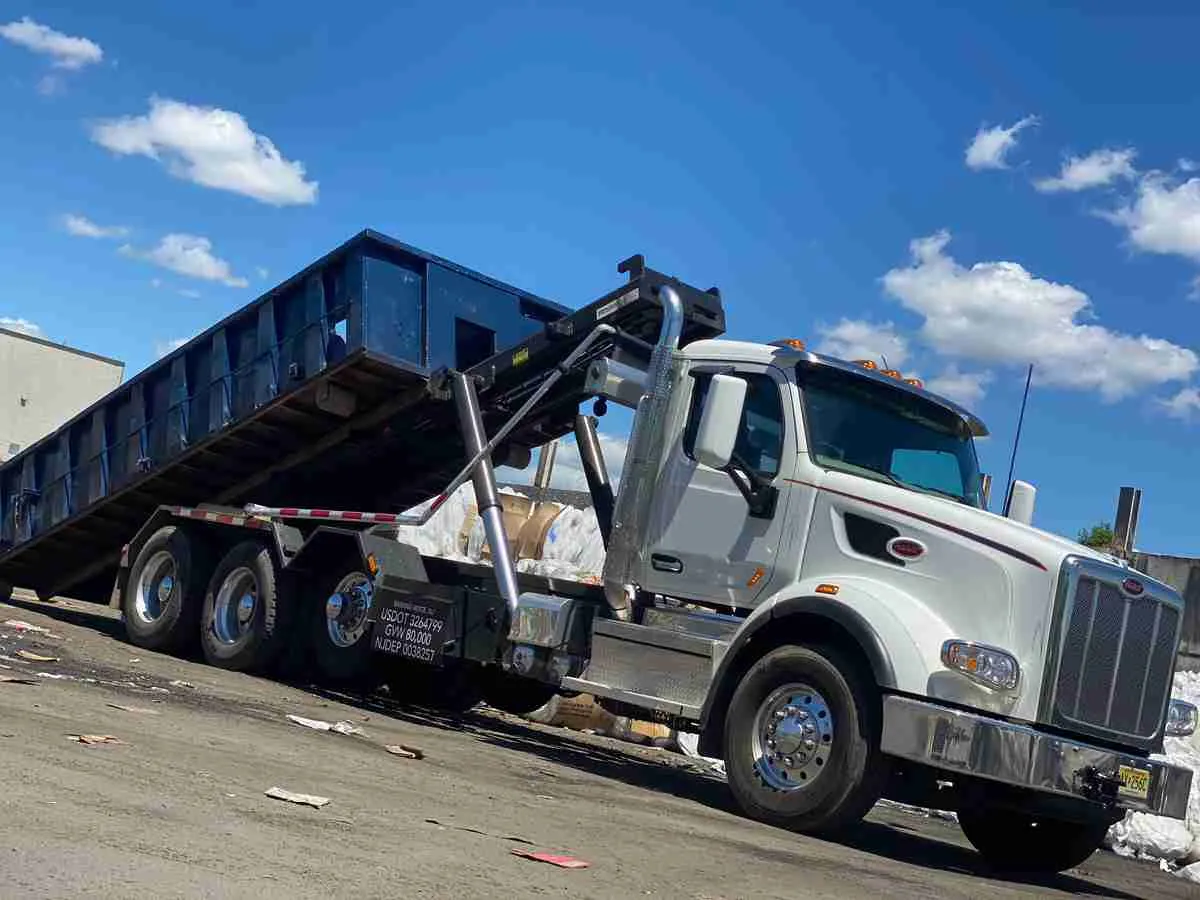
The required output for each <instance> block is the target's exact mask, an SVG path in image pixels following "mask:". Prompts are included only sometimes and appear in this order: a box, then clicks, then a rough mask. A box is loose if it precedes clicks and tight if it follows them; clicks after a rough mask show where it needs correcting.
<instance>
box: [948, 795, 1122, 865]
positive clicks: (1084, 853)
mask: <svg viewBox="0 0 1200 900" xmlns="http://www.w3.org/2000/svg"><path fill="white" fill-rule="evenodd" d="M958 824H959V826H960V827H961V828H962V830H963V834H965V835H966V836H967V840H969V841H970V842H971V844H972V846H974V847H975V849H976V850H978V851H979V853H980V855H981V856H983V858H984V859H986V860H987V861H988V863H990V864H991V865H992V866H995V867H996V868H997V869H1002V870H1004V871H1008V872H1030V873H1034V872H1039V873H1052V872H1062V871H1064V870H1066V869H1072V868H1074V867H1075V866H1077V865H1079V864H1080V863H1082V862H1083V861H1084V860H1086V859H1087V858H1088V857H1089V856H1091V855H1092V854H1093V853H1095V852H1096V850H1097V849H1099V847H1100V844H1101V842H1102V841H1103V840H1104V835H1105V834H1107V833H1108V828H1109V824H1108V822H1106V821H1103V820H1100V821H1092V822H1067V821H1063V820H1061V819H1047V818H1038V817H1035V816H1031V815H1029V814H1028V813H1022V812H1018V811H1015V810H1008V809H995V808H989V807H987V806H984V805H972V806H969V807H964V808H963V809H960V810H959V811H958Z"/></svg>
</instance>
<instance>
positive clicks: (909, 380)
mask: <svg viewBox="0 0 1200 900" xmlns="http://www.w3.org/2000/svg"><path fill="white" fill-rule="evenodd" d="M904 383H905V384H911V385H912V386H913V387H919V388H923V387H925V382H923V381H922V380H921V379H920V378H905V379H904Z"/></svg>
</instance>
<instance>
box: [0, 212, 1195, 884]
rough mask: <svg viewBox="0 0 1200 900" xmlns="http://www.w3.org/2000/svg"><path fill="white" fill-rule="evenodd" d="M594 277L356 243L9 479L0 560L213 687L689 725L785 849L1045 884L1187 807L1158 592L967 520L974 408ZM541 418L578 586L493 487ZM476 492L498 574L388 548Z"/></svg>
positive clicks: (1086, 558)
mask: <svg viewBox="0 0 1200 900" xmlns="http://www.w3.org/2000/svg"><path fill="white" fill-rule="evenodd" d="M618 270H619V273H620V274H622V275H624V276H625V281H624V283H622V284H620V285H618V286H617V287H616V288H615V289H614V290H612V291H610V292H608V293H606V294H604V295H602V296H601V297H600V298H599V299H596V300H594V301H592V302H590V303H588V304H586V305H584V306H582V307H580V308H579V309H577V310H574V311H571V310H570V309H568V308H566V307H562V306H558V305H557V304H553V303H550V302H549V301H544V300H541V299H539V298H536V297H534V296H532V295H529V294H527V293H525V292H522V291H520V290H519V289H516V288H512V287H510V286H508V285H504V284H501V283H499V282H496V281H494V280H492V279H488V278H485V277H484V276H481V275H478V274H477V273H474V272H471V271H470V270H466V269H463V268H461V267H459V266H456V265H454V264H452V263H448V262H446V261H445V260H441V259H439V258H437V257H433V256H430V255H428V254H424V253H422V252H420V251H417V250H415V249H414V248H411V247H409V246H407V245H402V244H399V243H398V242H395V241H392V240H391V239H388V238H384V237H383V236H381V235H378V234H375V233H373V232H364V233H363V234H362V235H359V236H358V237H356V238H355V239H353V240H352V241H350V242H348V243H347V244H346V245H344V246H343V247H341V248H339V249H338V250H337V251H335V252H334V253H333V254H330V255H329V256H328V257H326V258H324V259H322V260H320V261H318V262H317V263H315V264H313V266H310V267H309V268H308V269H306V270H304V271H303V272H301V273H300V274H298V275H297V276H295V277H294V278H292V279H289V281H287V282H285V283H284V284H282V285H280V286H279V287H277V288H276V289H274V290H273V291H271V292H269V293H268V294H267V295H265V296H264V297H263V298H260V299H259V300H258V301H255V303H253V304H251V305H250V306H248V307H247V308H246V309H244V310H242V311H241V312H239V313H236V314H234V316H232V317H230V318H229V319H228V320H225V321H224V322H222V323H220V324H219V325H217V326H214V328H212V329H210V330H209V331H207V332H205V333H204V334H202V335H200V336H199V337H197V338H196V339H194V340H193V341H191V342H190V343H188V344H187V345H185V346H183V347H182V348H180V349H179V350H177V351H175V352H174V353H173V354H172V355H170V356H169V357H167V358H166V359H164V360H162V361H161V362H159V363H158V364H156V365H155V366H154V367H152V368H151V369H149V370H148V371H147V372H145V373H143V374H142V375H140V376H138V377H137V378H135V379H133V380H132V381H131V382H130V383H129V384H127V385H125V386H123V387H122V388H121V389H120V390H119V391H118V392H115V393H114V394H113V395H110V396H109V397H107V398H105V399H103V400H101V401H100V402H99V403H98V404H97V405H96V406H95V407H94V408H93V409H91V410H89V411H86V412H85V413H84V414H82V415H81V416H79V417H77V418H76V419H75V420H72V421H71V422H69V423H67V425H65V426H64V427H63V428H62V429H60V430H59V431H58V432H56V433H55V434H54V435H51V436H49V437H48V438H46V439H45V440H43V441H42V442H40V443H38V444H36V445H34V446H33V447H31V448H29V449H28V450H26V451H25V452H24V453H23V454H21V455H19V456H17V457H16V458H14V459H13V460H11V461H9V462H8V463H6V464H5V465H4V466H3V467H0V508H2V510H3V513H4V519H3V525H2V530H0V541H2V542H3V543H2V544H0V578H3V579H5V580H6V581H7V582H9V583H12V584H22V585H25V586H29V587H32V588H34V589H35V590H37V591H38V592H39V593H40V594H43V595H48V594H52V593H55V592H59V591H63V590H67V589H70V590H71V591H72V592H73V593H75V594H78V595H81V596H85V595H89V594H90V595H91V596H93V597H95V598H96V599H103V598H104V596H105V594H107V597H108V602H110V603H111V604H113V605H115V606H119V607H120V609H121V611H122V617H123V620H124V623H125V628H126V631H127V635H128V638H129V640H130V641H131V642H133V643H134V644H136V645H138V646H141V647H148V648H157V649H170V650H178V651H186V650H187V649H188V648H190V647H194V646H195V645H196V644H197V643H199V645H200V647H201V649H202V651H203V654H204V656H205V658H206V659H207V660H208V661H209V662H210V663H212V664H213V665H217V666H222V667H225V668H230V669H238V670H244V671H259V672H268V671H272V670H273V668H276V667H280V666H284V667H286V666H292V667H297V668H298V669H299V671H301V672H303V673H306V674H310V675H312V676H313V677H317V678H320V679H322V680H324V681H326V682H328V683H331V684H339V685H356V686H358V687H359V689H369V686H371V685H375V684H379V683H386V684H387V685H388V686H389V688H390V690H391V692H392V694H393V695H394V696H396V697H397V698H399V699H401V700H402V701H403V700H408V701H411V702H414V703H436V704H440V705H442V706H445V707H448V708H452V709H467V708H470V707H471V706H472V705H474V704H476V703H478V702H479V701H480V700H481V699H483V700H486V702H487V703H489V704H490V705H492V706H495V707H497V708H499V709H503V710H508V711H510V712H515V713H523V712H528V711H531V710H533V709H536V708H538V707H539V706H541V705H543V704H544V703H546V702H547V701H548V700H549V699H550V698H552V697H553V696H554V695H556V694H568V695H570V694H580V693H586V694H590V695H592V696H593V697H595V698H596V699H597V702H599V703H600V704H601V705H603V706H604V707H605V708H607V709H609V710H610V711H612V712H614V713H616V714H618V715H632V716H636V717H638V718H643V719H645V718H653V719H655V720H657V721H661V722H664V723H666V724H669V725H670V726H672V727H674V728H676V729H679V730H681V731H685V732H692V733H695V734H697V735H698V736H699V737H698V746H699V750H700V752H701V753H702V754H703V755H705V756H710V757H719V758H721V759H723V760H724V763H725V770H726V774H727V780H728V784H729V789H730V791H731V793H732V794H733V796H734V798H735V799H736V801H737V804H738V805H739V807H740V809H741V810H743V811H744V812H745V814H747V815H748V816H750V817H753V818H755V819H758V820H761V821H764V822H768V823H771V824H774V825H777V826H780V827H784V828H789V829H793V830H796V831H798V832H802V833H820V834H836V833H838V832H840V831H841V830H842V829H844V828H846V827H848V826H850V825H852V824H853V823H855V822H857V821H858V820H859V819H861V818H862V817H863V816H864V815H865V814H866V813H867V811H868V810H869V809H870V808H871V807H872V806H873V805H874V804H875V803H876V802H877V801H878V800H879V799H880V798H881V797H886V798H890V799H893V800H897V801H900V802H904V803H909V804H915V805H919V806H923V807H930V808H936V809H945V810H952V811H955V812H956V813H957V815H958V821H959V823H960V825H961V827H962V829H963V831H964V833H965V834H966V836H967V838H968V839H969V840H970V842H971V843H972V844H973V845H974V846H975V847H976V848H977V849H978V850H979V852H980V853H981V854H982V855H983V856H984V857H986V858H987V859H988V860H989V861H990V862H991V863H992V864H993V865H995V866H997V867H1000V868H1006V869H1022V870H1027V871H1028V870H1034V871H1061V870H1063V869H1066V868H1070V867H1072V866H1075V865H1077V864H1078V863H1080V862H1082V861H1083V860H1084V859H1086V858H1087V857H1088V856H1089V855H1090V854H1091V853H1092V852H1093V851H1094V850H1095V849H1096V848H1097V847H1098V846H1099V845H1100V843H1101V841H1102V839H1103V837H1104V835H1105V833H1106V831H1107V830H1108V828H1109V827H1110V825H1111V824H1112V823H1114V822H1115V821H1117V820H1118V819H1120V818H1121V817H1122V816H1124V815H1125V813H1126V812H1127V811H1129V810H1134V811H1142V812H1148V813H1153V814H1158V815H1164V816H1169V817H1175V818H1183V817H1184V816H1185V814H1186V809H1187V803H1188V797H1189V793H1190V789H1191V778H1192V773H1191V771H1190V770H1189V769H1185V768H1181V767H1176V766H1172V765H1170V764H1168V763H1165V762H1163V761H1161V760H1160V759H1158V758H1155V754H1157V753H1159V752H1161V750H1162V748H1163V745H1164V739H1165V737H1167V736H1169V735H1175V736H1185V735H1188V734H1191V733H1192V732H1193V731H1194V730H1195V727H1196V720H1197V711H1196V709H1195V708H1194V707H1192V706H1190V705H1188V704H1186V703H1183V702H1180V701H1176V700H1172V699H1171V686H1172V679H1173V675H1174V668H1175V658H1176V651H1177V648H1178V644H1179V639H1180V636H1179V633H1180V624H1181V621H1182V613H1183V600H1182V598H1181V597H1180V595H1179V594H1178V592H1176V591H1174V590H1173V589H1171V588H1170V587H1168V586H1166V585H1164V584H1162V583H1160V582H1158V581H1156V580H1154V579H1152V578H1149V577H1147V576H1145V575H1143V574H1141V573H1138V572H1135V571H1133V570H1132V569H1130V568H1129V567H1128V565H1126V564H1125V563H1124V562H1123V561H1122V560H1121V559H1118V558H1114V557H1110V556H1107V555H1105V554H1101V553H1098V552H1095V551H1092V550H1089V549H1088V548H1085V547H1083V546H1081V545H1078V544H1075V543H1073V542H1070V541H1068V540H1065V539H1063V538H1060V537H1057V536H1055V535H1052V534H1050V533H1047V532H1045V531H1041V530H1038V529H1036V528H1034V527H1033V526H1032V524H1031V520H1032V498H1033V491H1032V487H1031V486H1029V485H1025V484H1024V483H1016V485H1015V486H1014V489H1013V490H1012V491H1010V492H1009V496H1008V500H1007V501H1006V503H1005V508H1004V510H1003V511H1002V512H1001V513H996V512H992V511H990V509H989V508H988V507H989V503H988V498H987V496H986V495H987V490H986V487H985V486H986V484H987V479H986V477H985V476H983V475H981V473H980V470H979V464H978V459H977V456H976V451H975V440H976V439H977V438H980V437H982V436H984V435H986V434H987V429H986V426H985V425H984V423H983V422H982V421H981V420H980V419H979V418H978V417H976V416H975V415H974V414H972V413H971V412H970V411H968V410H967V409H964V408H963V407H961V406H959V405H957V404H955V403H953V402H951V401H949V400H947V399H945V398H942V397H939V396H937V395H935V394H933V393H931V392H929V391H927V390H925V388H924V387H923V385H922V384H921V383H920V382H919V381H918V380H917V379H913V378H904V377H903V375H902V374H901V373H900V372H898V371H895V370H889V369H882V368H881V367H880V366H878V365H877V364H876V363H874V362H873V361H871V360H841V359H836V358H833V357H831V356H828V355H824V354H821V353H817V352H814V351H812V350H810V349H808V348H807V347H806V346H805V344H804V343H803V341H801V340H798V339H793V338H784V339H780V340H778V341H774V342H771V343H765V344H763V343H750V342H743V341H731V340H725V339H722V338H721V335H722V334H723V332H724V329H725V311H724V306H723V301H722V298H721V294H720V292H719V291H718V290H717V289H715V288H710V289H707V290H701V289H698V288H696V287H694V286H692V285H689V284H687V283H685V282H683V281H681V280H679V279H677V278H674V277H670V276H667V275H664V274H662V273H660V272H657V271H655V270H653V269H650V268H648V267H647V266H646V264H645V260H644V259H643V258H642V257H640V256H635V257H631V258H630V259H627V260H625V261H624V262H622V263H621V264H620V265H619V266H618ZM587 403H591V404H592V408H591V414H587V413H583V412H581V408H583V406H584V404H587ZM610 405H616V406H620V407H623V408H627V409H629V410H631V411H632V413H633V414H632V428H631V431H630V434H629V440H628V452H627V455H626V457H625V460H624V465H623V470H622V472H621V476H620V479H619V485H617V486H614V484H613V479H612V478H611V477H610V476H609V472H608V467H607V464H606V460H605V459H604V456H603V453H602V452H601V444H600V441H599V439H598V433H597V419H598V418H599V417H601V416H603V415H605V414H606V413H607V412H608V410H609V407H610ZM568 434H573V435H574V437H575V442H576V444H577V446H578V449H579V455H580V465H581V467H582V469H583V472H584V474H585V476H586V480H587V484H588V488H589V491H590V493H591V496H592V502H593V505H594V508H595V510H596V515H597V521H598V524H599V528H600V532H601V537H602V540H603V541H604V544H605V547H606V550H607V553H606V557H605V563H604V570H603V575H602V578H601V579H600V583H598V584H593V583H585V582H582V581H574V580H570V579H562V578H553V577H539V576H536V575H532V574H528V573H524V572H520V571H518V569H517V567H516V566H515V564H514V562H513V559H512V556H511V555H510V552H509V546H510V545H509V542H508V536H507V535H506V533H505V525H504V518H503V516H502V514H501V504H500V501H499V495H498V492H497V486H496V475H495V467H496V466H497V465H501V464H507V465H514V464H515V465H518V466H520V465H523V464H524V465H527V464H528V463H529V461H530V458H531V454H532V450H533V449H534V448H536V447H539V446H543V445H544V444H546V443H547V442H550V441H553V440H555V439H557V438H559V437H562V436H565V435H568ZM468 481H469V482H470V483H471V485H472V487H473V489H474V492H475V496H476V501H477V507H478V510H479V515H480V518H481V519H482V522H483V529H484V532H485V534H486V538H487V542H488V546H489V548H490V556H491V565H490V566H485V565H478V564H474V563H464V562H462V561H457V560H450V559H441V558H437V557H432V556H422V555H421V554H420V553H418V552H417V551H416V550H415V549H414V548H413V547H412V546H411V545H409V544H406V543H404V542H403V541H402V540H400V539H398V535H401V534H403V532H404V530H405V529H407V528H411V527H414V526H415V527H419V526H421V525H423V524H425V523H427V522H428V521H429V519H430V518H431V517H432V516H433V515H434V514H436V512H437V510H438V509H439V508H441V506H442V504H444V503H445V502H446V499H447V498H448V497H449V496H450V495H451V494H453V493H454V492H455V491H456V490H457V489H458V488H459V487H461V486H462V485H464V484H466V483H467V482H468ZM106 582H107V584H108V587H107V588H105V587H104V584H105V583H106ZM364 685H366V686H367V687H366V688H364V687H363V686H364Z"/></svg>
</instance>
